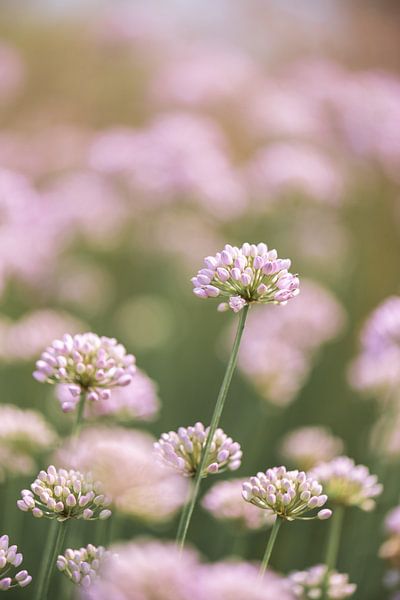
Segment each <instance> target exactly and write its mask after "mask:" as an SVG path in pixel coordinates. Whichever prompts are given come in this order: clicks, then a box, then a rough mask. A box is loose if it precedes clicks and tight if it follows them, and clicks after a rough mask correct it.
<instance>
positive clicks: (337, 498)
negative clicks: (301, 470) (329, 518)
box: [311, 456, 383, 511]
mask: <svg viewBox="0 0 400 600" xmlns="http://www.w3.org/2000/svg"><path fill="white" fill-rule="evenodd" d="M311 475H312V476H313V477H315V478H316V479H318V481H320V482H321V483H322V484H323V485H324V488H325V490H326V492H327V494H328V495H329V499H330V500H331V501H332V502H333V503H335V504H340V505H342V506H358V507H359V508H361V509H362V510H367V511H368V510H372V509H373V508H375V500H374V498H375V497H376V496H379V495H380V494H381V493H382V490H383V486H382V485H381V484H380V483H378V478H377V476H376V475H371V474H370V472H369V469H368V467H366V466H364V465H356V464H355V463H354V460H352V459H351V458H349V457H348V456H338V457H337V458H334V459H333V460H331V461H330V462H325V463H320V464H319V465H317V466H316V467H315V468H314V469H313V470H312V471H311Z"/></svg>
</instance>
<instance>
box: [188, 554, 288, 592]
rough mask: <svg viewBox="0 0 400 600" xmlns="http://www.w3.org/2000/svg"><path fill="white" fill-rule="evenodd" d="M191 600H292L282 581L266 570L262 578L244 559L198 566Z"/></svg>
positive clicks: (284, 582)
mask: <svg viewBox="0 0 400 600" xmlns="http://www.w3.org/2000/svg"><path fill="white" fill-rule="evenodd" d="M195 587H196V589H195V591H194V595H193V596H192V597H193V598H194V600H243V599H244V598H246V600H278V598H279V600H292V599H293V595H292V594H291V592H290V590H289V589H288V587H287V585H286V581H285V580H284V579H283V578H282V577H280V576H279V575H277V574H275V573H274V572H273V571H271V570H268V571H266V573H265V574H264V577H263V578H260V577H259V576H258V570H257V567H256V566H255V565H253V564H250V563H246V562H228V561H226V562H217V563H214V564H210V565H204V566H201V567H200V569H199V573H198V579H197V584H196V586H195Z"/></svg>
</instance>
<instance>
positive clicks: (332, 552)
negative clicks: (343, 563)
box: [324, 506, 344, 600]
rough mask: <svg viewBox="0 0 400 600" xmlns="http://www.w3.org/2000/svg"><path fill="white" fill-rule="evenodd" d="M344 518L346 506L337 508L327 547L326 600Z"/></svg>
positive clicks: (334, 512) (331, 524)
mask: <svg viewBox="0 0 400 600" xmlns="http://www.w3.org/2000/svg"><path fill="white" fill-rule="evenodd" d="M343 517H344V506H337V507H336V508H335V510H334V511H333V515H332V517H331V522H330V528H329V535H328V543H327V546H326V555H325V565H326V576H325V582H324V600H327V599H328V587H329V586H328V584H329V575H330V573H331V571H333V570H334V569H335V568H336V562H337V557H338V553H339V544H340V537H341V533H342V526H343Z"/></svg>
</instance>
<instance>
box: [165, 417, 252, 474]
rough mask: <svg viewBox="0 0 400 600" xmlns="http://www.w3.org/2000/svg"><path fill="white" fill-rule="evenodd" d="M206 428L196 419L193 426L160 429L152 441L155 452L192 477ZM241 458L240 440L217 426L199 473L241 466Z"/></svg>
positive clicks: (198, 464)
mask: <svg viewBox="0 0 400 600" xmlns="http://www.w3.org/2000/svg"><path fill="white" fill-rule="evenodd" d="M208 431H209V428H207V429H205V427H204V425H203V424H202V423H196V424H195V425H194V426H193V427H187V428H186V427H180V428H179V429H178V431H177V432H175V431H170V432H169V433H163V434H162V436H161V438H160V439H159V441H158V442H156V443H155V444H154V448H155V451H156V454H157V456H158V457H159V458H160V460H161V461H162V462H163V463H164V464H166V465H167V466H169V467H172V468H173V469H175V470H176V471H178V472H179V473H181V474H182V475H184V476H185V477H193V476H194V475H195V474H196V472H197V469H198V468H199V466H200V462H201V456H202V452H203V449H204V447H205V445H206V441H207V435H208ZM241 459H242V451H241V449H240V444H238V443H237V442H234V441H232V438H230V437H228V436H227V435H226V434H225V433H224V432H223V431H222V429H217V430H216V432H215V434H214V438H213V441H212V443H211V447H210V452H209V454H208V461H207V466H206V468H205V469H204V471H203V472H202V477H207V475H208V474H209V473H221V472H222V471H225V470H226V469H229V470H230V471H234V470H235V469H238V468H239V467H240V463H241Z"/></svg>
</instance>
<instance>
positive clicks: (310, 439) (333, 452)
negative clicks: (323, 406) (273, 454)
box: [279, 425, 343, 471]
mask: <svg viewBox="0 0 400 600" xmlns="http://www.w3.org/2000/svg"><path fill="white" fill-rule="evenodd" d="M342 451H343V442H342V440H341V439H340V438H338V437H335V436H333V435H332V433H331V432H330V431H329V429H326V428H325V427H322V426H318V425H316V426H308V427H299V428H298V429H294V430H293V431H290V432H289V433H287V434H286V435H285V436H284V437H283V439H282V442H281V444H280V447H279V454H280V456H282V457H283V458H284V459H285V461H288V462H289V463H290V464H291V466H293V467H296V468H299V469H303V470H304V471H308V470H309V469H312V468H313V467H314V466H315V465H316V464H317V463H318V462H321V461H328V460H330V459H332V458H334V457H335V456H338V455H339V454H340V453H341V452H342Z"/></svg>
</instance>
